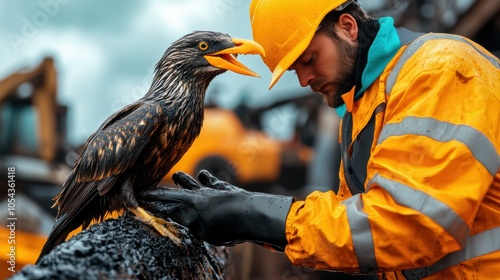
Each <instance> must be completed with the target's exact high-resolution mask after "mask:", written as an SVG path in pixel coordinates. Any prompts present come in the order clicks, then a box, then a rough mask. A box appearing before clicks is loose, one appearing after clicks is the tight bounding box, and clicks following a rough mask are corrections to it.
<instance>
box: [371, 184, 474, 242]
mask: <svg viewBox="0 0 500 280" xmlns="http://www.w3.org/2000/svg"><path fill="white" fill-rule="evenodd" d="M373 184H376V185H378V186H380V187H381V188H383V189H384V190H385V191H386V192H387V193H389V194H390V195H391V197H392V198H393V199H394V201H395V202H396V203H397V204H400V205H403V206H406V207H408V208H411V209H414V210H416V211H418V212H420V213H422V214H424V215H426V216H427V217H429V218H431V219H433V220H434V221H435V222H436V223H437V224H439V225H440V226H441V227H442V228H444V229H445V230H446V231H448V233H449V234H450V235H452V236H453V237H454V238H455V239H456V240H457V241H458V242H459V243H461V244H462V243H463V242H464V240H465V239H466V238H467V237H468V236H469V232H470V231H469V226H468V225H467V223H466V222H465V221H464V220H463V219H462V218H461V217H460V216H459V215H458V214H457V213H456V212H455V211H454V210H453V209H452V208H450V207H449V206H448V205H446V204H444V203H443V202H441V201H439V200H437V199H435V198H433V197H432V196H430V195H428V194H426V193H424V192H422V191H420V190H416V189H414V188H411V187H408V186H406V185H404V184H402V183H399V182H396V181H392V180H389V179H386V178H384V177H382V176H380V175H379V174H376V175H375V176H374V177H373V178H372V179H371V180H370V182H368V185H367V190H369V189H370V188H371V186H372V185H373Z"/></svg>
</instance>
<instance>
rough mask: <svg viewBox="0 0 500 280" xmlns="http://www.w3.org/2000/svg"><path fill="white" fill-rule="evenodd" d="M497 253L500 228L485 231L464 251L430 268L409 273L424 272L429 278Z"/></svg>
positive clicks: (469, 241) (476, 236)
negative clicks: (469, 261)
mask: <svg viewBox="0 0 500 280" xmlns="http://www.w3.org/2000/svg"><path fill="white" fill-rule="evenodd" d="M496 251H500V227H496V228H493V229H490V230H487V231H483V232H481V233H478V234H476V235H473V236H471V237H469V238H468V239H467V240H466V242H465V245H464V247H463V249H462V250H460V251H456V252H453V253H450V254H448V255H446V256H445V257H444V258H442V259H440V260H439V261H437V262H436V263H435V264H433V265H431V266H429V267H425V268H417V269H411V270H409V271H408V274H410V275H411V274H412V272H416V273H414V274H419V275H422V272H423V273H425V274H424V275H423V277H427V276H429V275H431V274H434V273H437V272H439V271H441V270H443V269H446V268H448V267H451V266H454V265H457V264H459V263H462V262H465V261H468V260H471V259H473V258H477V257H480V256H484V255H487V254H490V253H493V252H496ZM403 274H405V272H403Z"/></svg>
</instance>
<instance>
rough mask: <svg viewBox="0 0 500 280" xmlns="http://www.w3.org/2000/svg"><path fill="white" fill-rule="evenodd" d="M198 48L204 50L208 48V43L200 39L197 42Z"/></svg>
mask: <svg viewBox="0 0 500 280" xmlns="http://www.w3.org/2000/svg"><path fill="white" fill-rule="evenodd" d="M198 49H200V50H202V51H205V50H207V49H208V43H207V42H205V41H201V42H199V43H198Z"/></svg>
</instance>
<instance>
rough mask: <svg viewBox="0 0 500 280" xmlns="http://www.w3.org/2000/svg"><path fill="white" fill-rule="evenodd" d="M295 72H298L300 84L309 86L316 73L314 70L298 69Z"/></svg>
mask: <svg viewBox="0 0 500 280" xmlns="http://www.w3.org/2000/svg"><path fill="white" fill-rule="evenodd" d="M295 72H296V74H297V78H298V79H299V84H300V86H302V87H307V86H310V85H311V84H312V81H313V80H314V74H313V73H312V71H307V70H302V69H296V70H295Z"/></svg>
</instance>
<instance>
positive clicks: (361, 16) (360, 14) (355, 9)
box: [318, 1, 374, 38]
mask: <svg viewBox="0 0 500 280" xmlns="http://www.w3.org/2000/svg"><path fill="white" fill-rule="evenodd" d="M342 14H350V15H351V16H352V17H353V18H354V19H355V20H356V21H357V22H358V23H360V22H365V21H369V20H372V19H374V17H373V16H372V15H370V14H368V13H367V12H366V11H365V10H363V8H362V7H361V5H359V4H358V2H356V1H354V2H353V3H352V4H350V5H349V6H347V7H345V8H344V9H343V10H341V11H335V10H333V11H331V12H329V13H328V14H326V16H325V17H324V18H323V20H322V21H321V23H320V24H319V28H318V31H319V32H326V33H327V34H329V35H331V36H333V37H334V38H337V34H336V33H335V32H333V30H332V29H331V28H329V27H331V26H332V25H334V24H335V23H337V22H338V21H339V17H340V15H342Z"/></svg>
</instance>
